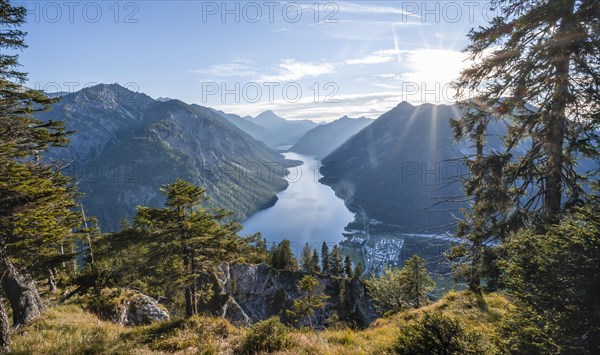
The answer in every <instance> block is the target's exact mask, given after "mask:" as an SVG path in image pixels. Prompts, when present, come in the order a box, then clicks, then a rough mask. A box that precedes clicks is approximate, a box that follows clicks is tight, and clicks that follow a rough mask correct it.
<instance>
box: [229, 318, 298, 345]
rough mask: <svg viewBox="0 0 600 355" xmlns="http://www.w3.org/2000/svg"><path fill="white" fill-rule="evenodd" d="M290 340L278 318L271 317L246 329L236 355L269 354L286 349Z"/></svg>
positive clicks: (285, 328) (286, 330)
mask: <svg viewBox="0 0 600 355" xmlns="http://www.w3.org/2000/svg"><path fill="white" fill-rule="evenodd" d="M290 345H291V339H290V335H289V330H288V328H287V327H286V326H285V325H283V324H282V323H281V322H280V321H279V318H277V317H271V318H269V319H267V320H264V321H262V322H258V323H256V324H254V325H253V326H251V327H250V329H248V333H247V334H246V336H245V337H244V339H243V341H242V344H241V345H240V347H239V348H238V349H237V351H236V353H237V354H259V353H265V352H266V353H270V352H275V351H279V350H283V349H286V348H288V347H289V346H290Z"/></svg>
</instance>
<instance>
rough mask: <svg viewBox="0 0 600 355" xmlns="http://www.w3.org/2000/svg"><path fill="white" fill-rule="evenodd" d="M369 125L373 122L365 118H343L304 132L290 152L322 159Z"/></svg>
mask: <svg viewBox="0 0 600 355" xmlns="http://www.w3.org/2000/svg"><path fill="white" fill-rule="evenodd" d="M371 123H373V120H371V119H369V118H366V117H361V118H350V117H348V116H344V117H342V118H339V119H337V120H335V121H333V122H330V123H327V124H323V125H319V126H317V127H315V128H313V129H311V130H310V131H308V132H306V133H305V134H304V136H303V137H302V138H300V140H299V141H298V142H297V143H296V144H294V145H293V146H292V147H291V148H290V150H291V151H292V152H296V153H299V154H304V155H310V156H314V157H317V158H318V159H322V158H323V157H325V156H327V155H328V154H329V153H331V152H333V151H334V150H335V149H336V148H338V147H339V146H340V145H342V143H344V142H345V141H347V140H348V139H349V138H350V137H352V136H353V135H355V134H356V133H358V132H359V131H360V130H362V129H363V128H365V127H367V126H368V125H370V124H371Z"/></svg>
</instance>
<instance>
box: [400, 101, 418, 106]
mask: <svg viewBox="0 0 600 355" xmlns="http://www.w3.org/2000/svg"><path fill="white" fill-rule="evenodd" d="M396 107H414V106H413V105H411V104H409V103H408V102H406V101H402V102H401V103H399V104H398V106H396Z"/></svg>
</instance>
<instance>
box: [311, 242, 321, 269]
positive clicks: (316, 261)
mask: <svg viewBox="0 0 600 355" xmlns="http://www.w3.org/2000/svg"><path fill="white" fill-rule="evenodd" d="M312 256H313V258H312V269H313V272H320V271H321V267H320V266H319V253H318V252H317V249H316V248H315V249H313V252H312Z"/></svg>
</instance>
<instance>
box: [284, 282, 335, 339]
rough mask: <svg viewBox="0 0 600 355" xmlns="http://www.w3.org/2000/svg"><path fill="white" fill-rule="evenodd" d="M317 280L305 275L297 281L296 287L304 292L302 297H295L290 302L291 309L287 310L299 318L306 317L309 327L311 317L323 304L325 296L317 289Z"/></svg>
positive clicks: (310, 325)
mask: <svg viewBox="0 0 600 355" xmlns="http://www.w3.org/2000/svg"><path fill="white" fill-rule="evenodd" d="M318 285H319V281H317V279H315V278H314V277H312V276H309V275H306V276H304V277H303V278H302V280H300V281H299V282H298V289H299V290H300V291H302V292H304V293H305V294H306V296H305V297H304V298H300V299H295V300H294V301H293V303H292V310H291V311H290V312H289V313H290V314H291V315H292V316H295V317H298V318H299V319H303V318H304V319H306V320H307V322H308V326H309V327H310V328H312V327H313V325H312V317H313V315H314V313H315V311H316V310H318V309H319V308H323V307H324V306H325V301H326V300H327V298H328V297H327V296H324V295H323V294H322V293H320V292H319V291H318V290H317V286H318Z"/></svg>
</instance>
